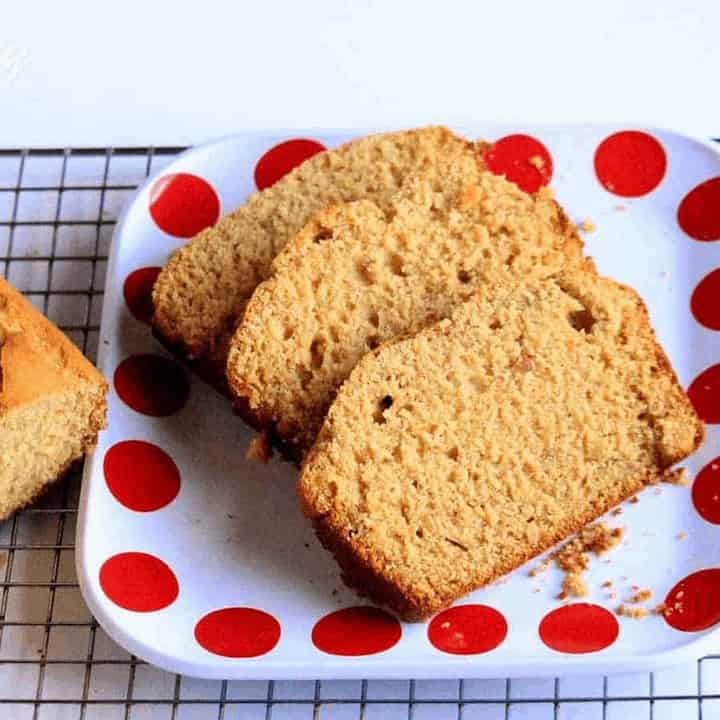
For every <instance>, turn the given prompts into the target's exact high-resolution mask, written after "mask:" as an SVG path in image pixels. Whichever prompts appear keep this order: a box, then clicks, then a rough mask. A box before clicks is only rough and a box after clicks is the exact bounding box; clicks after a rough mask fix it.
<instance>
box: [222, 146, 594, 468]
mask: <svg viewBox="0 0 720 720" xmlns="http://www.w3.org/2000/svg"><path fill="white" fill-rule="evenodd" d="M584 262H586V261H585V259H584V258H583V255H582V243H581V241H580V240H579V238H578V237H577V234H576V233H575V229H574V227H573V226H572V225H571V223H569V221H568V220H567V218H566V217H565V215H564V213H563V212H562V210H561V209H560V207H559V206H558V205H557V203H556V202H555V200H554V199H553V197H552V194H551V193H550V191H549V190H547V189H544V190H542V191H540V192H539V193H537V194H536V195H528V194H527V193H525V192H523V191H521V190H520V189H518V187H517V186H515V185H514V184H512V183H510V182H508V181H507V180H505V178H503V177H499V176H496V175H493V174H491V173H489V172H487V171H485V170H484V169H483V167H482V164H481V163H479V162H478V161H477V160H476V159H475V158H474V157H472V156H467V155H466V156H463V157H461V158H456V159H454V161H452V162H448V163H437V164H436V165H435V166H433V167H432V168H431V169H428V170H425V171H423V172H421V173H420V174H418V175H417V176H416V177H414V178H413V179H409V180H408V181H407V182H406V184H405V186H404V187H403V189H402V190H400V191H399V193H398V194H397V195H396V197H395V199H394V200H393V201H392V202H391V203H389V204H388V205H387V206H385V207H381V206H379V205H377V204H376V203H373V202H370V201H358V202H354V203H348V204H345V205H339V206H335V207H331V208H329V209H326V210H324V211H322V212H320V213H319V214H318V215H317V216H315V217H314V218H313V219H312V221H311V222H310V223H308V225H307V226H306V227H305V228H304V229H303V230H302V231H301V232H300V233H299V234H298V236H297V237H296V238H295V239H294V240H293V241H291V242H290V243H288V245H287V246H286V247H285V249H284V250H283V251H282V252H281V253H280V254H279V255H278V257H277V258H276V259H275V261H274V263H273V274H272V277H271V278H270V279H268V280H267V281H265V282H264V283H262V284H261V285H260V286H259V287H258V288H257V290H256V291H255V294H254V295H253V297H252V299H251V301H250V303H249V304H248V306H247V309H246V312H245V315H244V319H243V321H242V322H241V324H240V325H239V326H238V329H237V332H236V334H235V336H234V338H233V340H232V344H231V349H230V354H229V358H228V368H227V373H228V383H229V386H230V390H231V392H232V394H233V395H234V396H235V398H236V399H237V400H238V407H239V408H240V411H241V413H242V414H243V415H244V416H245V417H246V419H248V421H249V422H250V423H251V424H252V425H254V426H255V427H257V428H258V429H260V430H263V431H265V432H267V433H269V434H270V436H271V441H272V444H274V445H276V446H279V447H280V448H281V449H282V450H283V452H284V454H285V455H286V456H289V457H298V456H301V455H302V453H303V451H304V450H305V449H307V448H308V447H309V446H310V445H311V444H312V442H313V440H314V439H315V437H316V435H317V432H318V430H319V429H320V425H321V424H322V421H323V418H324V417H325V413H326V412H327V409H328V407H329V406H330V403H331V402H332V400H333V397H334V396H335V393H336V392H337V389H338V387H339V386H340V384H341V383H342V382H343V381H344V380H345V378H347V376H348V375H349V374H350V371H351V370H352V369H353V367H355V365H356V363H357V362H358V360H360V358H361V357H362V356H363V355H364V354H365V353H366V352H368V350H372V349H373V348H376V347H377V346H378V345H380V344H381V343H382V342H384V341H386V340H388V339H390V338H393V337H395V336H397V335H401V334H405V333H413V332H416V331H417V330H419V329H420V328H422V327H424V326H425V325H427V324H428V323H430V322H433V321H435V320H438V319H441V318H445V317H448V315H449V314H450V312H451V310H452V309H453V308H454V307H455V305H457V304H458V303H459V302H461V301H463V300H465V299H467V298H468V297H469V296H470V295H472V294H473V292H474V291H475V290H476V289H477V288H480V287H482V286H483V285H484V284H485V283H486V282H487V280H488V278H492V277H493V275H494V274H495V273H496V272H498V271H499V270H500V269H502V268H507V269H508V270H509V271H510V273H511V274H512V275H515V276H517V277H547V276H549V275H552V274H554V273H557V272H558V271H559V270H562V269H563V268H565V267H566V266H573V265H579V264H582V263H584Z"/></svg>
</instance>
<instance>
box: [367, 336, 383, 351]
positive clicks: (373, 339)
mask: <svg viewBox="0 0 720 720" xmlns="http://www.w3.org/2000/svg"><path fill="white" fill-rule="evenodd" d="M365 344H366V345H367V346H368V347H369V348H370V349H371V350H375V348H377V347H378V346H379V345H380V338H379V336H377V335H369V336H368V338H367V340H365Z"/></svg>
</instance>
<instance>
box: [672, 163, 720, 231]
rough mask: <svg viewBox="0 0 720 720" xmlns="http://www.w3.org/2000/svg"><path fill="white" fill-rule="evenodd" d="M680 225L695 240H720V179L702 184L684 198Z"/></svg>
mask: <svg viewBox="0 0 720 720" xmlns="http://www.w3.org/2000/svg"><path fill="white" fill-rule="evenodd" d="M678 223H679V225H680V227H681V228H682V229H683V230H684V231H685V232H686V233H687V234H688V235H689V236H690V237H691V238H694V239H695V240H703V241H708V240H720V177H716V178H711V179H710V180H706V181H705V182H704V183H700V185H698V186H697V187H695V188H693V189H692V190H691V191H690V192H689V193H688V194H687V195H686V196H685V197H684V198H683V201H682V202H681V203H680V207H679V208H678Z"/></svg>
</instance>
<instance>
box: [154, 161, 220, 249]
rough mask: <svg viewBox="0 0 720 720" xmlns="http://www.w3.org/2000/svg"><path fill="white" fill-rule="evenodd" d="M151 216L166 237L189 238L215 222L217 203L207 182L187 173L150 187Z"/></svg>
mask: <svg viewBox="0 0 720 720" xmlns="http://www.w3.org/2000/svg"><path fill="white" fill-rule="evenodd" d="M150 215H152V218H153V220H154V221H155V223H156V224H157V226H158V227H159V228H160V229H161V230H162V231H164V232H166V233H167V234H168V235H172V236H173V237H179V238H190V237H193V236H194V235H197V234H198V233H199V232H200V231H201V230H204V229H205V228H206V227H208V226H210V225H214V224H215V223H216V222H217V221H218V218H219V217H220V200H219V199H218V196H217V193H216V192H215V190H213V188H212V186H211V185H210V183H208V182H207V180H203V179H202V178H200V177H198V176H197V175H191V174H190V173H173V174H171V175H164V176H163V177H161V178H160V179H159V180H158V181H157V182H156V183H155V184H154V185H153V187H152V190H151V191H150Z"/></svg>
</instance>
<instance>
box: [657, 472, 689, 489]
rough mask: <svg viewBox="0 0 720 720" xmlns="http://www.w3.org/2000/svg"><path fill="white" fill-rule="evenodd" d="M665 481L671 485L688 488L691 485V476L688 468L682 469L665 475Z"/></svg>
mask: <svg viewBox="0 0 720 720" xmlns="http://www.w3.org/2000/svg"><path fill="white" fill-rule="evenodd" d="M663 481H664V482H666V483H669V484H670V485H679V486H680V487H688V486H689V485H690V476H689V475H688V471H687V468H684V467H680V468H675V469H674V470H671V471H670V472H667V473H665V475H663Z"/></svg>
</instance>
